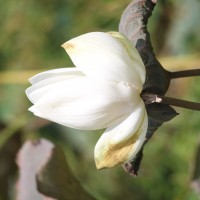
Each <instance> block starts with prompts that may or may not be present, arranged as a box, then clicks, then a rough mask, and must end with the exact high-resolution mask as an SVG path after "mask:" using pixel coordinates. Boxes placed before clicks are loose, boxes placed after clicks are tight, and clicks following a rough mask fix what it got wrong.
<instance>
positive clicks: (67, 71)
mask: <svg viewBox="0 0 200 200" xmlns="http://www.w3.org/2000/svg"><path fill="white" fill-rule="evenodd" d="M64 75H67V76H68V75H83V73H82V72H81V71H80V70H78V69H77V68H75V67H73V68H72V67H71V68H59V69H53V70H48V71H45V72H41V73H39V74H36V75H35V76H33V77H31V78H30V79H29V82H30V83H31V84H36V83H38V82H40V81H43V80H45V79H47V78H50V77H55V76H56V77H58V76H64Z"/></svg>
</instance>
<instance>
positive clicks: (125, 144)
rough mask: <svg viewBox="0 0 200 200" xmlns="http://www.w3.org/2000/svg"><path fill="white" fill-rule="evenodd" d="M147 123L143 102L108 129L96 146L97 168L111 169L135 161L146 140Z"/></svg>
mask: <svg viewBox="0 0 200 200" xmlns="http://www.w3.org/2000/svg"><path fill="white" fill-rule="evenodd" d="M147 123H148V120H147V114H146V110H145V106H144V103H143V102H142V101H141V103H140V105H138V108H137V110H135V111H134V112H132V113H131V114H130V115H129V116H128V117H127V118H126V119H125V120H123V121H121V122H119V123H118V124H116V125H114V126H113V127H110V128H108V129H107V130H106V131H105V132H104V133H103V135H102V136H101V137H100V139H99V141H98V142H97V144H96V146H95V162H96V166H97V168H98V169H101V168H110V167H114V166H116V165H119V164H122V163H124V162H127V161H129V160H131V159H133V158H134V156H135V155H136V154H137V153H138V151H139V150H140V148H141V146H142V144H143V142H144V140H145V136H146V131H147Z"/></svg>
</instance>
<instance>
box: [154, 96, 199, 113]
mask: <svg viewBox="0 0 200 200" xmlns="http://www.w3.org/2000/svg"><path fill="white" fill-rule="evenodd" d="M157 97H158V98H160V99H161V102H160V103H162V104H168V105H172V106H177V107H181V108H186V109H190V110H199V111H200V103H196V102H191V101H186V100H182V99H176V98H172V97H165V96H161V95H157Z"/></svg>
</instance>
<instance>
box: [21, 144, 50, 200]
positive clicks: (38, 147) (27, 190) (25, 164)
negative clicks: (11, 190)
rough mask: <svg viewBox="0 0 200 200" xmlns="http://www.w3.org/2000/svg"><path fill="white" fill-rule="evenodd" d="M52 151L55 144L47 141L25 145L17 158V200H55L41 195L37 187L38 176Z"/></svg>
mask: <svg viewBox="0 0 200 200" xmlns="http://www.w3.org/2000/svg"><path fill="white" fill-rule="evenodd" d="M52 149H53V144H51V143H50V142H48V141H46V140H40V141H37V142H33V141H27V142H26V143H25V144H24V145H23V147H22V148H21V150H20V152H19V154H18V158H17V164H18V166H19V180H18V183H17V200H27V199H28V200H53V198H48V197H45V196H44V195H42V194H40V193H39V192H38V191H37V187H36V174H37V172H38V171H39V170H40V169H41V167H42V166H43V165H44V164H45V163H46V161H47V159H48V158H49V155H50V153H49V152H51V151H52Z"/></svg>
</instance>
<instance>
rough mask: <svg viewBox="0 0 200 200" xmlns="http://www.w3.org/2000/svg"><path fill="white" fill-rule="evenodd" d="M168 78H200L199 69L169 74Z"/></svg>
mask: <svg viewBox="0 0 200 200" xmlns="http://www.w3.org/2000/svg"><path fill="white" fill-rule="evenodd" d="M169 73H170V75H169V76H170V78H171V79H175V78H183V77H191V76H200V69H190V70H182V71H176V72H169Z"/></svg>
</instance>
